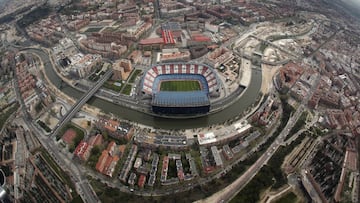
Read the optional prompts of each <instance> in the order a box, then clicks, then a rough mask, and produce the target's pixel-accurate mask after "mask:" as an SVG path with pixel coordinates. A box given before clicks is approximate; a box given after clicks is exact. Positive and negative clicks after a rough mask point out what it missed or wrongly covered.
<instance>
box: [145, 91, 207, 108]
mask: <svg viewBox="0 0 360 203" xmlns="http://www.w3.org/2000/svg"><path fill="white" fill-rule="evenodd" d="M152 105H153V106H161V107H198V106H207V105H210V101H209V97H208V95H207V93H206V92H204V91H192V92H170V91H160V92H158V93H157V94H154V96H153V99H152Z"/></svg>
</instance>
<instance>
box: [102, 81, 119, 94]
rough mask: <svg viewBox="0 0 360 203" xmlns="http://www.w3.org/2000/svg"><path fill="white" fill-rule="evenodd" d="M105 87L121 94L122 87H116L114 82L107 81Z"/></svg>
mask: <svg viewBox="0 0 360 203" xmlns="http://www.w3.org/2000/svg"><path fill="white" fill-rule="evenodd" d="M103 87H105V88H106V89H109V90H113V91H115V92H120V90H121V87H122V86H117V85H115V84H114V82H113V81H106V82H105V83H104V85H103Z"/></svg>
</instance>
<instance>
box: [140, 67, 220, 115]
mask: <svg viewBox="0 0 360 203" xmlns="http://www.w3.org/2000/svg"><path fill="white" fill-rule="evenodd" d="M176 80H181V81H182V80H196V81H198V82H199V83H200V86H201V90H196V91H160V85H161V82H162V81H176ZM218 84H219V83H218V78H217V76H216V74H215V73H214V72H213V70H212V69H211V68H210V67H209V66H207V65H204V64H190V63H185V64H184V63H170V64H158V65H156V66H153V67H152V68H150V69H149V70H148V71H147V72H146V74H145V75H144V77H143V81H142V91H143V93H144V94H147V95H151V96H152V102H151V104H152V110H153V112H154V113H158V114H201V113H207V112H209V110H210V100H209V95H210V94H211V93H213V92H216V91H218V88H219V85H218Z"/></svg>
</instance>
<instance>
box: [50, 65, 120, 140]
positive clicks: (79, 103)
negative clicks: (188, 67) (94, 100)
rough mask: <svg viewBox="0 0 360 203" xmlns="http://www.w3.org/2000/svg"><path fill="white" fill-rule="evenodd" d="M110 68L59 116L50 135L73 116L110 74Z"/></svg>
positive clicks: (56, 132) (54, 133) (57, 131)
mask: <svg viewBox="0 0 360 203" xmlns="http://www.w3.org/2000/svg"><path fill="white" fill-rule="evenodd" d="M112 73H113V72H112V69H109V70H108V71H106V73H105V74H104V75H103V76H102V77H101V78H100V79H99V80H98V81H97V82H96V83H95V85H94V86H93V87H91V88H90V89H89V90H88V91H87V92H86V93H85V94H84V95H83V96H82V97H81V98H80V99H79V100H78V101H77V102H76V104H75V105H74V106H72V107H71V109H70V110H69V111H68V112H67V113H66V114H65V116H63V117H62V118H61V120H60V121H59V123H58V124H57V125H56V126H55V128H54V129H53V132H52V133H51V136H56V135H57V134H58V133H59V131H60V130H61V128H62V127H63V126H64V125H65V124H66V123H68V122H69V121H70V120H71V118H72V117H74V116H75V114H76V113H77V112H78V111H79V110H80V108H81V107H82V106H83V105H84V104H85V103H86V102H87V101H88V100H89V99H90V98H91V97H92V96H93V95H94V94H95V92H97V91H98V90H99V88H100V87H101V86H102V85H103V84H104V83H105V81H107V80H108V79H109V78H110V76H111V74H112Z"/></svg>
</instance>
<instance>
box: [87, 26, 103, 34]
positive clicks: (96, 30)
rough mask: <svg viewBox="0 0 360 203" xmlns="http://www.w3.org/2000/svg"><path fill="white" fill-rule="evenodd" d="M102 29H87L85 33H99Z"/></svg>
mask: <svg viewBox="0 0 360 203" xmlns="http://www.w3.org/2000/svg"><path fill="white" fill-rule="evenodd" d="M101 29H102V27H89V28H88V29H87V30H86V31H85V33H89V32H99V31H100V30H101Z"/></svg>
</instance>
